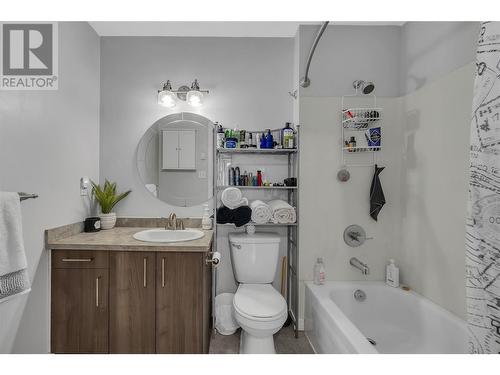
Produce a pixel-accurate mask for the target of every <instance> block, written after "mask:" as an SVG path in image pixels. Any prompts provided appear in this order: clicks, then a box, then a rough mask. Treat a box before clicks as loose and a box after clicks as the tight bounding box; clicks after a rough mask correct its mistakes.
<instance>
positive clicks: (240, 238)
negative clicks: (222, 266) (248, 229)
mask: <svg viewBox="0 0 500 375" xmlns="http://www.w3.org/2000/svg"><path fill="white" fill-rule="evenodd" d="M279 247H280V236H279V235H278V234H277V233H254V234H247V233H230V234H229V248H230V251H231V262H232V264H233V272H234V277H235V279H236V281H237V282H239V283H244V284H269V283H272V282H273V280H274V275H275V274H276V267H277V266H278V256H279Z"/></svg>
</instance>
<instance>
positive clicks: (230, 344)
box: [209, 324, 314, 354]
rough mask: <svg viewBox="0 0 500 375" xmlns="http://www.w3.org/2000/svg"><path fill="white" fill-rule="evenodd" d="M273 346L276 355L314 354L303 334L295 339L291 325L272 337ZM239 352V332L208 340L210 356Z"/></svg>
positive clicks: (217, 335)
mask: <svg viewBox="0 0 500 375" xmlns="http://www.w3.org/2000/svg"><path fill="white" fill-rule="evenodd" d="M274 345H275V346H276V352H277V353H278V354H314V352H313V350H312V348H311V345H310V344H309V341H308V340H307V338H306V336H305V335H304V332H302V331H300V332H299V338H298V339H296V338H295V336H294V333H293V325H291V324H290V325H289V326H288V327H283V328H282V329H281V330H280V331H279V332H278V333H277V334H275V335H274ZM239 350H240V330H238V331H237V332H236V333H235V334H234V335H230V336H223V335H220V334H218V333H217V334H215V335H212V338H211V340H210V351H209V353H210V354H238V352H239Z"/></svg>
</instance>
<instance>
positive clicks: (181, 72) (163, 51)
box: [100, 37, 294, 291]
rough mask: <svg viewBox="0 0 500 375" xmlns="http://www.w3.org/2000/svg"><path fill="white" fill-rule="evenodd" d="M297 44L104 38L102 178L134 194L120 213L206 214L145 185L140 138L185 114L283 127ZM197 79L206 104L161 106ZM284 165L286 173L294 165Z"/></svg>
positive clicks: (222, 285) (226, 285)
mask: <svg viewBox="0 0 500 375" xmlns="http://www.w3.org/2000/svg"><path fill="white" fill-rule="evenodd" d="M293 43H294V41H293V39H292V38H171V37H156V38H155V37H105V38H102V39H101V72H102V74H101V138H100V139H101V148H100V176H101V179H104V178H109V179H111V180H113V181H117V183H118V186H119V187H121V188H122V189H129V188H131V189H132V190H133V192H132V193H131V194H130V195H129V197H128V198H127V199H126V200H125V201H123V203H120V205H119V206H118V207H117V213H118V215H120V216H155V217H159V216H168V215H169V214H170V212H173V211H175V212H176V214H177V216H179V217H189V216H190V217H201V215H202V206H201V205H200V206H194V207H191V208H184V207H173V206H170V205H167V204H166V203H163V202H161V201H159V200H157V199H155V198H154V197H152V196H151V195H150V194H149V192H148V191H147V190H146V189H145V188H144V186H142V184H141V182H140V180H139V178H138V173H137V170H136V160H135V158H136V147H137V144H138V143H139V140H140V139H141V137H142V135H143V134H144V132H145V131H146V130H147V129H148V128H149V127H150V126H151V125H152V124H153V123H154V122H155V121H157V120H158V119H159V118H161V117H163V116H166V115H167V114H171V113H175V112H184V111H185V112H195V113H198V114H200V115H202V116H205V117H207V118H209V119H210V120H212V121H213V122H215V121H219V122H221V123H222V124H223V125H224V126H226V127H231V128H235V127H236V128H239V129H247V130H262V129H266V128H272V129H275V128H279V127H283V126H284V123H285V122H286V121H291V120H292V116H293V111H292V106H293V98H292V97H290V96H289V95H288V93H287V92H288V91H290V90H292V88H293V73H292V70H293ZM194 78H198V80H199V82H200V85H201V88H202V89H208V90H210V94H209V95H208V96H206V101H205V103H204V105H203V106H202V107H200V108H198V109H194V108H193V107H190V106H188V105H187V104H185V103H181V104H179V105H178V106H177V107H175V108H174V109H167V108H164V107H161V106H159V105H158V104H157V103H156V91H157V89H159V88H161V86H162V83H163V82H165V81H166V80H167V79H170V80H171V81H172V85H173V86H174V88H177V87H178V86H180V85H181V84H190V83H191V82H192V81H193V80H194ZM251 160H252V159H248V157H246V156H245V157H242V158H240V159H239V161H238V163H240V165H242V164H243V163H247V164H252V162H251ZM268 163H271V164H280V163H282V160H281V159H279V157H276V158H274V157H272V158H266V160H262V161H257V162H256V164H255V165H256V166H260V167H262V166H264V165H265V164H268ZM280 168H281V170H283V171H286V166H284V167H280ZM254 169H255V168H254ZM249 170H250V167H249ZM242 172H243V169H242ZM266 198H270V196H268V197H266ZM230 231H234V229H233V228H223V229H221V236H220V238H219V246H218V251H220V252H221V253H222V256H223V259H224V260H223V262H222V264H221V265H220V266H219V271H218V291H234V290H235V289H236V283H235V281H234V277H233V272H232V269H231V262H230V256H229V246H228V240H227V235H228V233H229V232H230ZM282 235H283V240H284V235H285V234H284V232H283V233H282ZM284 252H285V250H284V247H283V249H282V254H283V253H284ZM277 278H278V275H277ZM277 286H279V285H277Z"/></svg>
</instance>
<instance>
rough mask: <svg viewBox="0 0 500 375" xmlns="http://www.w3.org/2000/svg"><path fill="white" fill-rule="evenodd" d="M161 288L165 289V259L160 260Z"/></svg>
mask: <svg viewBox="0 0 500 375" xmlns="http://www.w3.org/2000/svg"><path fill="white" fill-rule="evenodd" d="M161 287H162V288H165V258H161Z"/></svg>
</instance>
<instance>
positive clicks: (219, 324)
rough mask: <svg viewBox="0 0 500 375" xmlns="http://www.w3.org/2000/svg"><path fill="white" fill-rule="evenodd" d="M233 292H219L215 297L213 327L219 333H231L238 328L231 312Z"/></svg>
mask: <svg viewBox="0 0 500 375" xmlns="http://www.w3.org/2000/svg"><path fill="white" fill-rule="evenodd" d="M233 298H234V293H221V294H219V295H217V296H216V297H215V329H217V332H219V333H220V334H221V335H232V334H233V333H235V332H236V330H237V329H238V328H239V325H238V323H237V322H236V319H235V318H234V314H233Z"/></svg>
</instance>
